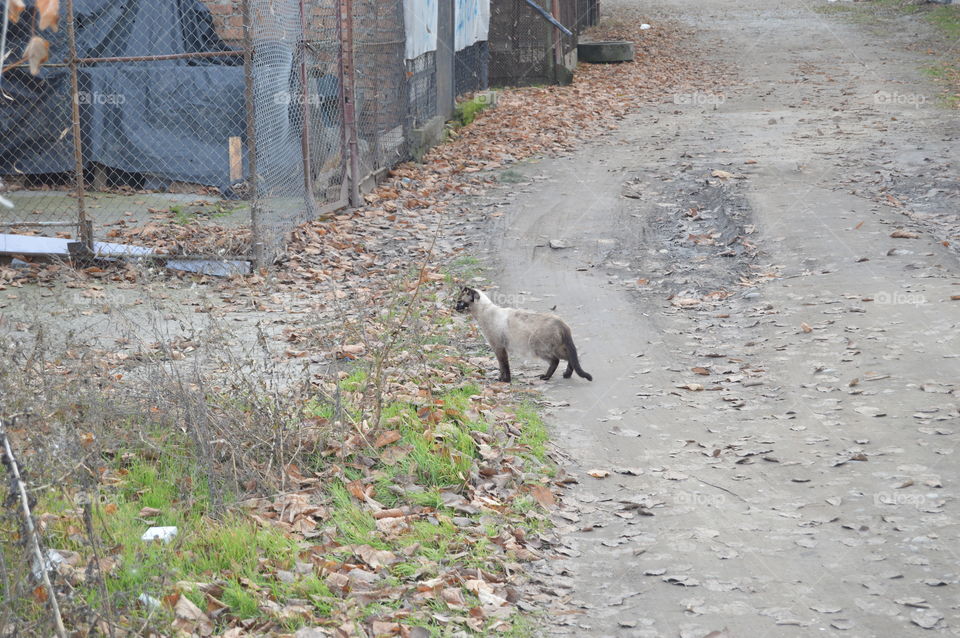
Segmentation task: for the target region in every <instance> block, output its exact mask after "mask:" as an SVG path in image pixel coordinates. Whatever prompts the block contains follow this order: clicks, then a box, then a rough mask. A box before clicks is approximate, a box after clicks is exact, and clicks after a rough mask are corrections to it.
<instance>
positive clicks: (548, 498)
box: [530, 485, 557, 509]
mask: <svg viewBox="0 0 960 638" xmlns="http://www.w3.org/2000/svg"><path fill="white" fill-rule="evenodd" d="M530 495H531V496H532V497H533V499H534V500H535V501H536V502H537V503H540V505H541V506H543V507H544V508H545V509H550V508H551V507H554V506H556V504H557V499H556V498H554V496H553V492H551V491H550V488H549V487H547V486H546V485H534V486H533V487H532V488H531V489H530Z"/></svg>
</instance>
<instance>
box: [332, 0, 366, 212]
mask: <svg viewBox="0 0 960 638" xmlns="http://www.w3.org/2000/svg"><path fill="white" fill-rule="evenodd" d="M337 18H338V22H339V26H340V99H341V102H342V104H343V136H344V140H345V142H346V146H347V147H348V148H349V154H350V170H349V172H348V179H349V181H350V205H351V206H354V207H357V206H360V204H361V200H360V151H359V149H360V145H359V143H358V142H357V110H356V105H355V103H354V100H355V99H356V92H355V88H354V77H355V76H354V66H353V0H338V1H337Z"/></svg>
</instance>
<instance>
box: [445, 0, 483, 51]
mask: <svg viewBox="0 0 960 638" xmlns="http://www.w3.org/2000/svg"><path fill="white" fill-rule="evenodd" d="M454 11H455V13H454V20H455V22H454V32H453V41H454V48H455V49H456V50H457V51H460V50H461V49H465V48H467V47H468V46H471V45H473V44H476V43H477V42H482V41H484V40H486V39H487V33H488V31H489V30H490V0H456V5H455V8H454Z"/></svg>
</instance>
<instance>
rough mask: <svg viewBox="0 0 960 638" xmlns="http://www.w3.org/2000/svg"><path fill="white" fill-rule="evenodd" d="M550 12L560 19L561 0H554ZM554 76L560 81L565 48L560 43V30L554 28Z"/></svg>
mask: <svg viewBox="0 0 960 638" xmlns="http://www.w3.org/2000/svg"><path fill="white" fill-rule="evenodd" d="M550 12H551V13H552V14H553V17H554V18H556V19H557V20H559V19H560V0H552V2H551V6H550ZM552 35H553V77H554V79H555V80H556V81H558V82H559V81H560V67H561V66H562V65H563V49H561V45H560V31H559V30H557V29H553V31H552Z"/></svg>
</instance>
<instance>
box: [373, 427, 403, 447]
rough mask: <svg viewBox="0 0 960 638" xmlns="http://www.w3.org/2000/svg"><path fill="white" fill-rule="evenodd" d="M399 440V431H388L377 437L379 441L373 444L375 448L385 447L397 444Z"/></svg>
mask: <svg viewBox="0 0 960 638" xmlns="http://www.w3.org/2000/svg"><path fill="white" fill-rule="evenodd" d="M399 440H400V431H399V430H387V431H386V432H383V433H381V434H380V436H378V437H377V440H376V441H374V442H373V447H383V446H385V445H390V444H391V443H396V442H397V441H399Z"/></svg>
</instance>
